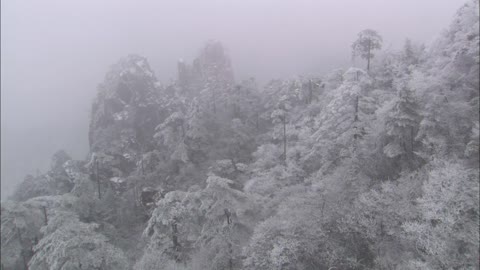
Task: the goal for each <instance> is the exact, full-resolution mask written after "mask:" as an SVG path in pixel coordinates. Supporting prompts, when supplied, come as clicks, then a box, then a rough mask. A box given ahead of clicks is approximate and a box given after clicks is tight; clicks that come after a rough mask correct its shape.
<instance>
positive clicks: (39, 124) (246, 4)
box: [1, 0, 465, 197]
mask: <svg viewBox="0 0 480 270" xmlns="http://www.w3.org/2000/svg"><path fill="white" fill-rule="evenodd" d="M464 2H465V0H290V1H287V0H231V1H227V0H216V1H215V0H191V1H186V0H171V1H160V0H158V1H153V0H152V1H145V0H131V1H122V0H76V1H73V0H56V1H54V0H41V1H39V0H2V1H1V34H2V36H1V120H2V122H1V136H2V137H1V154H2V156H1V159H2V161H1V165H2V168H1V169H2V170H1V183H2V195H4V194H5V193H6V192H8V191H9V189H11V188H10V187H11V183H13V182H18V181H21V180H22V179H23V176H24V175H25V174H26V173H33V172H35V170H36V169H37V168H38V169H40V171H41V172H44V171H45V170H46V169H47V166H48V164H49V159H50V156H51V155H52V154H53V153H54V152H55V151H56V150H57V149H60V148H63V149H65V150H67V152H69V153H70V154H71V155H72V156H73V157H74V158H78V159H82V158H84V156H85V155H86V153H87V151H88V143H87V142H88V140H87V132H88V122H89V110H90V104H91V102H92V100H93V98H94V96H95V91H96V86H97V84H98V83H100V82H101V81H102V80H103V76H104V74H105V72H106V71H107V69H108V67H109V66H110V65H111V64H113V63H114V62H116V61H117V60H118V59H119V58H121V57H123V56H125V55H127V54H129V53H138V54H141V55H143V56H146V57H147V58H148V60H149V62H150V64H151V66H152V68H153V69H154V71H155V73H156V75H157V78H159V79H160V80H161V81H162V82H168V81H169V80H170V79H172V78H174V77H175V75H176V61H177V59H178V58H184V59H185V60H188V61H190V60H192V59H193V57H195V55H196V54H197V53H198V51H199V49H200V48H201V47H202V45H203V44H204V43H205V42H206V41H207V40H209V39H216V40H220V41H221V42H222V43H223V44H224V45H225V47H226V48H227V51H228V53H229V55H230V57H231V59H232V63H233V65H234V69H235V76H236V78H237V79H242V78H247V77H250V76H254V77H256V78H257V79H258V80H259V81H261V82H264V81H266V80H267V79H269V78H276V77H288V76H293V75H296V74H302V73H320V74H321V73H324V72H326V71H328V70H330V69H332V68H337V67H342V66H345V65H348V64H349V62H350V44H351V43H352V41H353V40H354V39H355V37H356V34H357V33H358V32H359V31H360V30H362V29H365V28H372V29H376V30H377V31H378V32H379V33H380V34H381V35H382V36H383V38H384V43H385V44H384V47H385V48H392V49H394V48H398V47H399V46H401V44H402V43H403V41H404V40H405V38H407V37H409V38H411V39H412V40H414V41H416V42H423V43H428V42H430V41H432V40H433V39H434V38H435V36H436V35H437V34H439V33H440V31H441V30H442V29H444V28H445V27H447V26H448V24H449V22H450V20H451V18H452V16H453V14H454V13H455V11H456V10H457V9H458V8H459V7H460V6H461V5H462V4H463V3H464ZM2 197H3V196H2Z"/></svg>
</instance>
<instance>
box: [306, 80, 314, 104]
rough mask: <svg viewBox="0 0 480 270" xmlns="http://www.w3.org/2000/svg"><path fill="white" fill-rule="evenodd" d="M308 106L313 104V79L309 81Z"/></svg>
mask: <svg viewBox="0 0 480 270" xmlns="http://www.w3.org/2000/svg"><path fill="white" fill-rule="evenodd" d="M308 82H309V83H308V102H307V103H308V104H311V103H312V99H313V85H312V79H310V80H309V81H308Z"/></svg>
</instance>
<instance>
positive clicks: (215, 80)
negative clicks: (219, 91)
mask: <svg viewBox="0 0 480 270" xmlns="http://www.w3.org/2000/svg"><path fill="white" fill-rule="evenodd" d="M177 68H178V84H179V86H180V87H181V88H182V90H183V91H184V92H187V93H191V92H192V91H194V90H197V91H199V90H202V89H203V88H205V87H212V88H213V87H214V88H228V87H231V86H232V85H233V83H234V77H233V69H232V66H231V63H230V59H229V57H228V56H227V55H226V53H225V50H224V48H223V46H222V44H221V43H220V42H218V41H209V42H208V43H207V44H206V46H205V47H204V48H203V50H202V51H201V52H200V55H199V56H198V57H197V58H196V59H195V60H193V63H192V65H188V64H186V63H185V62H184V61H183V60H179V61H178V66H177ZM197 94H198V93H197Z"/></svg>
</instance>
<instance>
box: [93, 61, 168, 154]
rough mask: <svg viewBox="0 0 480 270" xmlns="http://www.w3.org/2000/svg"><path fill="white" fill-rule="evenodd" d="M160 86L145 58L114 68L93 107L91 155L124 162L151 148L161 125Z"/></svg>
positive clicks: (101, 87) (120, 63)
mask: <svg viewBox="0 0 480 270" xmlns="http://www.w3.org/2000/svg"><path fill="white" fill-rule="evenodd" d="M158 85H159V84H158V81H157V79H156V77H155V75H154V73H153V71H152V69H151V68H150V65H149V64H148V61H147V59H146V58H144V57H141V56H138V55H129V56H127V57H125V58H123V59H121V60H120V61H119V62H118V63H116V64H115V65H113V66H112V67H111V68H110V71H109V72H108V73H107V75H106V76H105V80H104V82H102V83H101V84H100V85H99V87H98V94H97V97H96V99H95V101H94V103H93V106H92V111H91V121H90V131H89V141H90V151H91V152H92V153H93V152H96V153H98V152H102V153H104V154H106V155H108V156H111V157H121V158H120V159H124V158H125V157H133V156H135V155H136V154H138V153H141V152H142V151H145V150H146V149H148V148H150V147H151V146H152V138H153V132H154V128H155V126H156V125H158V122H159V119H158V117H159V112H158V110H159V107H160V106H159V104H160V98H159V87H158ZM116 159H117V158H113V160H115V162H117V163H118V164H123V163H124V161H120V160H116Z"/></svg>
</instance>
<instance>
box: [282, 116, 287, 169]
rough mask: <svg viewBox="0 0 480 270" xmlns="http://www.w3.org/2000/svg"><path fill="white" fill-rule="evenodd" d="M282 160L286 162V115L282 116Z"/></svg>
mask: <svg viewBox="0 0 480 270" xmlns="http://www.w3.org/2000/svg"><path fill="white" fill-rule="evenodd" d="M282 120H283V162H284V163H285V164H287V121H286V116H285V115H284V116H283V118H282Z"/></svg>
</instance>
